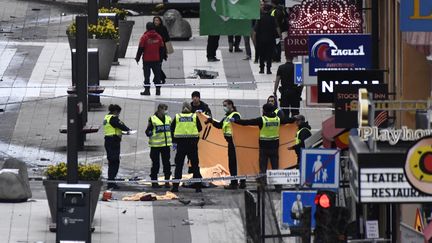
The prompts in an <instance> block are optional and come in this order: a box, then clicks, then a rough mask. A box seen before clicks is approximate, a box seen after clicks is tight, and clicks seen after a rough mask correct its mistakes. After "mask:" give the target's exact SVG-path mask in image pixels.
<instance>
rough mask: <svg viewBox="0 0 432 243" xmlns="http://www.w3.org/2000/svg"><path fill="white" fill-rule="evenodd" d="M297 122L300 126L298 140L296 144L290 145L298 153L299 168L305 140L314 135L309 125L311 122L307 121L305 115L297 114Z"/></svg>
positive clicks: (297, 134)
mask: <svg viewBox="0 0 432 243" xmlns="http://www.w3.org/2000/svg"><path fill="white" fill-rule="evenodd" d="M294 118H295V120H296V121H295V123H296V124H297V126H298V129H297V133H296V140H295V145H294V146H291V147H289V148H288V149H290V150H295V152H296V154H297V168H298V166H299V165H300V161H301V150H302V148H305V147H306V146H305V141H306V139H308V138H309V137H310V136H312V133H311V126H310V125H309V122H307V121H306V118H305V117H304V116H303V115H296V116H295V117H294Z"/></svg>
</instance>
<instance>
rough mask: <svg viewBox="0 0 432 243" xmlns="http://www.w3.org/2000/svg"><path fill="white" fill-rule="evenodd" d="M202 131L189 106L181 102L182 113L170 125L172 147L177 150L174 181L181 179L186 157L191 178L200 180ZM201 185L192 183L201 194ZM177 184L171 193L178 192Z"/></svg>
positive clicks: (195, 115) (174, 184)
mask: <svg viewBox="0 0 432 243" xmlns="http://www.w3.org/2000/svg"><path fill="white" fill-rule="evenodd" d="M201 130H202V127H201V123H200V121H199V119H198V117H197V114H196V113H193V112H192V108H191V105H190V104H189V103H188V102H183V106H182V112H181V113H178V114H176V116H175V119H174V120H173V121H172V123H171V135H172V140H173V143H174V145H173V147H174V148H175V149H176V150H177V152H176V155H175V159H174V161H175V165H176V167H175V172H174V179H181V178H182V174H183V165H184V161H185V157H186V156H187V157H188V158H189V160H190V162H191V168H192V173H193V178H202V176H201V173H200V168H199V158H198V141H199V133H200V131H201ZM201 185H202V184H201V183H194V187H195V191H196V192H201ZM178 187H179V183H173V187H172V189H171V192H178Z"/></svg>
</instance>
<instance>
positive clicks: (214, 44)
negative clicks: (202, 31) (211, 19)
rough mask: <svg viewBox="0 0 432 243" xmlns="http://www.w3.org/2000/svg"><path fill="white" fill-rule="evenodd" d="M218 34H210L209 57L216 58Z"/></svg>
mask: <svg viewBox="0 0 432 243" xmlns="http://www.w3.org/2000/svg"><path fill="white" fill-rule="evenodd" d="M219 38H220V36H218V35H209V36H208V39H207V58H216V50H217V49H218V47H219Z"/></svg>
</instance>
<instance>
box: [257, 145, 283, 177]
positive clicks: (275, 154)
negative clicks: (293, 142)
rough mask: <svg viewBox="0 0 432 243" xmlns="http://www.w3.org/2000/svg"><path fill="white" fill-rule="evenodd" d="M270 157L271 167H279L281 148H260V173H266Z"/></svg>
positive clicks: (275, 168)
mask: <svg viewBox="0 0 432 243" xmlns="http://www.w3.org/2000/svg"><path fill="white" fill-rule="evenodd" d="M269 159H270V163H271V167H272V169H273V170H277V169H278V168H279V148H274V149H273V148H260V150H259V162H260V163H259V166H260V173H266V171H267V163H268V160H269Z"/></svg>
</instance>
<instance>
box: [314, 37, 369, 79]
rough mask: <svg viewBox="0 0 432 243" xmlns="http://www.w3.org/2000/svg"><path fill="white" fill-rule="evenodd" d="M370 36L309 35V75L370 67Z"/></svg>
mask: <svg viewBox="0 0 432 243" xmlns="http://www.w3.org/2000/svg"><path fill="white" fill-rule="evenodd" d="M371 43H372V42H371V37H370V35H342V34H339V35H309V75H311V76H316V74H317V72H318V71H341V70H366V69H369V68H370V67H371V60H372V56H371V53H372V51H371Z"/></svg>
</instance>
